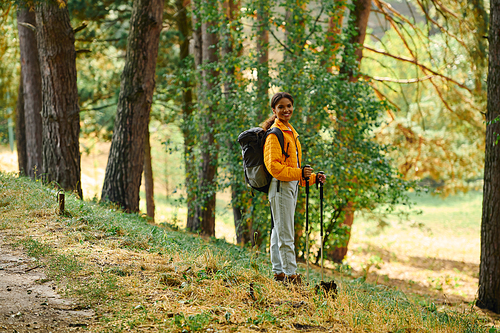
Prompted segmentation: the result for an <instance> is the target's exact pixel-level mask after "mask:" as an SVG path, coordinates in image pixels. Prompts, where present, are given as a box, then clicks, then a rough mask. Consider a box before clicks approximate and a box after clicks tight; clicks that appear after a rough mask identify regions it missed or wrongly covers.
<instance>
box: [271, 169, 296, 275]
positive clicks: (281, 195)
mask: <svg viewBox="0 0 500 333" xmlns="http://www.w3.org/2000/svg"><path fill="white" fill-rule="evenodd" d="M298 188H299V182H298V181H291V182H284V181H279V189H278V180H277V179H275V178H273V180H272V181H271V186H270V187H269V194H268V196H269V203H270V204H271V214H272V215H273V220H274V228H273V230H272V232H271V250H270V252H271V263H272V265H273V273H276V274H280V273H282V272H283V273H285V274H286V275H292V274H295V271H296V270H297V261H296V259H295V244H294V238H295V228H294V216H295V207H296V206H297V193H298ZM278 190H279V191H278Z"/></svg>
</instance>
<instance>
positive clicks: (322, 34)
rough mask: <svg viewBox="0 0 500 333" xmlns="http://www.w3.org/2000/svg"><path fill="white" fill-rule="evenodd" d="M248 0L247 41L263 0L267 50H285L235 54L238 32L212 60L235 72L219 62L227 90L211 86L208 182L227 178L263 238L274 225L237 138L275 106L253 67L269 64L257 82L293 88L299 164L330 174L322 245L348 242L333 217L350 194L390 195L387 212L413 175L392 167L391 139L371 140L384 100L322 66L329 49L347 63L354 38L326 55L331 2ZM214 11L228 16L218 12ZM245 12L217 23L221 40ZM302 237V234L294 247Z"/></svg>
mask: <svg viewBox="0 0 500 333" xmlns="http://www.w3.org/2000/svg"><path fill="white" fill-rule="evenodd" d="M247 5H248V7H245V10H242V14H241V15H242V17H241V21H249V22H253V26H252V33H251V36H250V40H249V41H248V42H249V43H253V44H255V43H258V42H259V40H258V39H259V31H260V27H259V26H258V24H257V22H256V21H255V19H254V15H255V13H256V11H257V10H258V9H259V8H267V10H269V12H268V17H271V18H272V19H270V21H269V25H270V27H271V28H270V29H271V31H272V32H273V33H272V35H273V36H276V40H275V41H273V42H272V43H270V44H269V48H270V51H271V52H274V53H277V54H283V60H282V61H275V60H271V61H269V63H267V64H266V66H262V64H261V63H259V54H257V52H254V51H253V50H251V51H250V52H249V53H248V54H241V53H240V52H239V51H238V50H239V48H238V42H235V43H234V44H233V46H234V47H233V52H232V53H229V54H225V55H224V57H222V58H221V60H220V61H219V64H218V65H217V68H220V69H227V68H235V69H237V72H235V73H232V72H231V71H224V70H221V71H220V80H221V87H222V86H223V85H224V87H231V89H229V90H228V91H227V92H226V91H225V90H226V88H224V91H222V92H223V94H222V97H220V96H219V95H220V94H221V91H220V90H218V91H214V92H213V96H212V97H210V98H213V99H214V100H217V101H220V105H221V107H220V112H219V113H218V114H217V115H216V117H217V119H219V121H218V123H219V124H220V126H219V127H218V128H216V129H214V130H215V131H216V138H217V143H218V144H217V147H216V149H218V150H219V165H220V172H219V175H218V185H219V187H218V188H217V189H214V190H221V189H224V188H226V187H231V188H232V190H233V191H235V192H236V194H237V195H236V196H235V197H233V205H235V206H237V207H239V208H240V209H243V212H242V213H243V215H244V220H245V221H246V220H251V221H252V227H253V230H258V231H259V234H260V237H261V238H262V239H263V240H265V239H266V237H267V236H268V235H269V231H270V216H269V209H268V203H267V200H266V198H264V196H257V197H253V198H252V197H251V192H250V191H249V190H248V189H246V186H245V183H244V178H243V176H242V174H243V173H242V170H243V168H242V164H241V163H242V162H241V152H240V150H239V147H238V146H237V144H236V138H237V136H238V134H239V133H241V132H242V131H243V130H245V129H247V128H249V127H254V126H257V125H258V124H259V123H260V122H261V121H262V120H263V119H264V118H263V117H262V115H263V114H265V115H266V117H268V116H269V115H270V114H271V110H270V106H269V97H270V96H269V95H265V94H262V90H261V89H260V88H261V87H260V86H259V85H261V84H262V83H261V82H259V81H258V80H259V76H261V77H262V76H263V75H261V73H257V75H255V68H262V69H263V68H265V67H268V68H269V70H270V72H272V73H273V75H272V77H269V78H268V82H265V83H263V84H265V85H268V86H269V87H274V88H273V91H277V90H281V91H288V92H290V93H291V94H292V95H293V96H294V99H295V105H294V109H295V111H294V116H293V119H292V124H293V125H294V127H295V128H296V129H297V131H298V132H299V134H300V140H301V144H302V147H303V164H304V165H305V164H310V165H312V167H313V168H314V169H315V170H316V171H319V170H322V171H324V172H325V173H326V174H327V175H328V177H329V178H328V181H327V184H326V186H325V212H326V216H325V221H326V226H325V230H327V233H328V235H329V236H331V237H330V242H329V243H327V244H326V247H325V249H326V250H327V251H328V249H329V248H331V247H332V246H337V245H341V244H343V243H344V242H345V238H343V237H342V234H345V232H342V230H343V229H342V228H340V227H339V223H340V222H341V221H342V218H343V213H342V212H343V211H344V210H345V208H346V206H347V204H348V202H353V203H354V209H356V210H373V209H374V208H375V207H376V206H378V205H380V204H386V205H387V207H388V210H387V212H391V211H392V210H393V207H394V205H396V204H398V203H400V202H407V198H406V196H405V193H406V192H407V191H408V190H409V189H410V188H411V187H412V186H413V185H412V183H410V182H407V181H405V180H403V179H401V177H400V175H399V173H398V172H397V170H396V169H395V168H394V167H393V165H392V162H391V159H390V158H389V152H390V151H391V148H390V147H388V146H385V145H381V144H379V143H377V142H376V141H375V140H374V137H375V134H374V133H375V131H376V129H377V128H378V126H379V125H380V122H379V119H380V118H381V115H382V114H383V113H384V112H385V110H386V109H387V108H388V105H386V104H384V103H382V102H380V101H379V100H378V99H376V98H375V96H374V95H373V92H372V90H371V88H370V87H369V86H368V84H367V83H365V82H362V81H359V82H357V83H352V82H349V81H348V80H347V79H346V76H345V74H344V75H342V74H339V73H337V74H334V75H332V74H330V73H328V72H327V71H326V69H325V62H326V61H329V59H333V60H332V61H333V64H334V65H335V64H336V65H337V66H340V65H341V63H340V59H342V64H344V66H352V65H353V60H352V59H353V54H352V52H353V48H352V45H349V44H347V40H348V37H349V34H350V33H351V31H350V30H349V29H347V30H345V31H344V33H343V34H342V35H340V36H337V37H336V38H335V41H336V42H337V43H339V44H340V45H341V47H340V48H339V49H338V51H337V53H336V54H333V55H332V54H331V51H329V50H331V49H332V48H331V43H332V42H331V41H329V40H328V39H327V32H326V31H325V30H324V27H323V26H322V25H321V24H318V23H317V22H318V20H319V19H320V18H321V19H324V18H325V17H327V15H329V14H331V12H332V11H333V10H335V8H336V6H337V5H338V3H337V2H335V1H323V2H321V3H320V4H316V3H313V2H307V1H303V2H300V3H299V2H297V1H285V2H283V3H281V4H280V5H277V6H269V4H268V3H267V2H266V1H260V2H252V4H245V6H247ZM260 6H261V7H260ZM283 8H286V9H287V10H288V12H289V13H290V14H289V15H291V18H286V17H285V15H286V13H285V11H284V10H283ZM304 8H307V9H304ZM210 15H212V14H210ZM213 15H218V13H213ZM216 19H217V20H219V22H224V20H221V19H220V18H219V17H217V18H216ZM241 21H238V20H235V22H233V23H229V25H224V24H220V25H219V26H218V27H217V28H218V31H219V32H220V35H221V36H222V38H221V41H220V44H222V45H224V43H229V42H230V40H232V41H241V40H243V38H244V37H243V36H242V34H243V29H242V28H241V25H239V23H237V22H241ZM285 22H286V26H284V23H285ZM281 29H286V32H287V38H286V40H283V39H280V37H278V36H277V31H279V30H281ZM274 31H276V33H275V32H274ZM224 38H227V39H224ZM229 39H230V40H229ZM326 50H328V51H326ZM332 56H333V57H332ZM247 73H248V74H247ZM251 73H254V74H251ZM221 90H222V89H221ZM270 93H272V92H270ZM214 148H215V147H214ZM312 200H313V201H314V203H315V204H317V203H318V201H317V198H316V194H313V195H312ZM303 203H304V201H303V198H302V199H300V202H299V207H301V205H303ZM318 211H319V210H317V209H313V210H312V212H311V220H312V221H318V220H319V216H318V214H319V213H318ZM304 220H305V218H304V216H303V212H302V210H301V209H299V210H298V211H297V213H296V225H297V226H298V227H299V228H300V226H301V224H302V223H303V221H304ZM313 227H316V226H313ZM344 231H345V230H344ZM333 235H335V236H338V237H333ZM303 247H304V244H303V242H302V241H301V242H300V243H299V248H300V249H303Z"/></svg>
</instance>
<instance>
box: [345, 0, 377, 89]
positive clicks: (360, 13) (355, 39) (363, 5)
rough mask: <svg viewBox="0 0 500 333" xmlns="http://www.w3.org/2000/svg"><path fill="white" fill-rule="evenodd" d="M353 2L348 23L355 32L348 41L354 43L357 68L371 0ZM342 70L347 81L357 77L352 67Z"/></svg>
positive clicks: (361, 53) (355, 0)
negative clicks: (345, 74)
mask: <svg viewBox="0 0 500 333" xmlns="http://www.w3.org/2000/svg"><path fill="white" fill-rule="evenodd" d="M353 4H354V9H353V11H352V12H351V13H350V14H349V16H350V17H349V24H351V25H352V26H353V28H354V29H355V31H356V32H357V33H356V34H354V35H353V36H351V38H350V40H349V42H350V43H351V44H353V45H356V48H355V51H354V54H355V57H356V63H357V68H358V69H359V65H360V64H361V59H362V58H363V45H364V43H365V37H366V28H367V27H368V19H369V17H370V11H371V8H372V0H354V1H353ZM343 72H344V73H347V74H348V78H349V81H351V82H355V81H357V79H358V78H357V76H356V75H354V70H353V68H352V67H347V68H346V67H344V68H343Z"/></svg>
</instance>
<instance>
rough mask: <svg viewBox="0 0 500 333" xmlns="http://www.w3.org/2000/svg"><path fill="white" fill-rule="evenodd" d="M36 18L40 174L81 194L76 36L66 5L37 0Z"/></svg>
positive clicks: (66, 188)
mask: <svg viewBox="0 0 500 333" xmlns="http://www.w3.org/2000/svg"><path fill="white" fill-rule="evenodd" d="M36 22H38V26H37V43H38V51H39V56H40V69H41V75H42V100H43V105H42V124H43V133H42V134H43V154H42V156H43V175H42V177H43V179H44V181H46V182H55V183H56V184H58V185H59V186H60V187H61V188H63V189H65V190H66V191H75V192H76V193H77V194H78V195H79V196H80V198H82V197H83V195H82V185H81V180H80V172H81V171H80V149H79V148H80V147H79V141H78V140H79V135H80V115H79V112H80V107H79V105H78V89H77V86H76V62H75V60H76V52H75V36H74V32H73V28H72V27H71V24H70V20H69V13H68V8H67V7H66V6H60V5H58V4H57V3H53V2H49V1H41V2H38V3H37V5H36ZM23 81H24V80H23Z"/></svg>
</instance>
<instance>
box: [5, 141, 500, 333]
mask: <svg viewBox="0 0 500 333" xmlns="http://www.w3.org/2000/svg"><path fill="white" fill-rule="evenodd" d="M104 150H105V147H104ZM102 155H103V156H104V155H105V154H104V153H103V154H102ZM98 161H99V163H98V165H99V166H101V165H102V164H104V167H105V162H104V163H103V161H102V156H101V157H100V158H98ZM85 163H92V164H88V165H92V168H91V167H88V168H82V170H83V171H82V174H84V175H82V178H84V177H88V178H92V179H95V178H96V175H100V174H101V173H102V170H100V168H99V169H98V170H97V171H96V165H97V163H96V159H95V156H94V159H93V160H92V162H89V161H85V159H83V161H82V165H86V164H85ZM16 170H17V160H16V159H15V154H11V153H10V151H8V150H7V149H5V147H3V148H0V171H4V172H10V171H12V172H15V171H16ZM86 170H92V174H90V175H89V174H87V175H85V173H86ZM98 181H99V180H97V181H95V182H96V184H94V185H93V186H94V187H95V186H97V183H98ZM87 183H89V182H87ZM87 197H88V196H87ZM420 203H421V204H422V205H421V207H420V208H421V209H422V208H423V211H422V213H421V214H418V215H412V218H413V220H412V221H411V222H412V223H413V224H414V225H418V224H421V223H422V222H424V223H423V224H424V226H421V227H420V228H415V227H410V226H409V225H408V224H405V223H401V222H399V221H388V222H389V223H388V226H387V227H386V228H384V229H380V228H378V227H377V225H376V223H375V222H373V221H370V219H369V218H365V217H363V216H359V217H358V218H357V221H356V225H355V227H354V228H353V234H352V239H351V243H350V251H349V253H348V256H347V258H346V262H345V264H344V265H343V266H342V267H340V268H339V267H337V269H338V270H340V271H341V273H342V275H343V276H345V277H347V278H349V279H356V278H359V277H365V278H366V281H367V282H370V283H373V284H376V285H385V286H388V287H390V288H393V289H397V290H400V291H402V292H404V293H406V294H409V295H413V297H415V298H417V299H421V301H422V302H423V303H428V304H431V303H432V304H435V306H436V307H437V308H438V309H453V310H456V311H460V312H462V311H463V312H465V311H471V310H472V309H474V311H477V312H478V313H481V315H484V316H485V317H487V318H489V320H490V325H495V326H497V321H498V320H500V317H498V316H496V315H494V314H491V313H486V312H483V311H481V310H480V309H478V308H476V307H475V306H474V304H475V298H476V291H477V284H478V272H479V254H480V248H479V245H480V242H479V225H480V205H481V195H480V194H478V193H475V194H474V193H473V194H469V195H467V196H457V197H456V198H454V199H447V200H441V199H439V198H437V199H436V198H431V199H429V200H428V202H426V201H425V200H423V202H422V201H421V202H420ZM417 208H418V207H417ZM219 225H220V226H219V229H218V230H219V231H218V237H223V238H225V239H226V240H228V241H231V239H232V238H233V237H234V236H233V235H232V233H234V232H233V231H232V226H231V225H230V224H228V223H219ZM451 230H453V232H450V231H451ZM9 232H10V231H9V230H3V231H2V232H1V233H0V253H1V254H0V304H1V306H0V331H2V330H8V331H11V332H14V330H15V331H17V332H24V331H26V332H28V331H31V330H32V329H35V328H37V331H39V332H45V331H46V332H49V331H50V332H58V331H60V332H66V331H71V330H80V329H86V328H87V327H88V325H92V322H93V321H94V320H95V319H92V317H93V312H92V310H90V309H82V308H79V307H78V305H77V303H75V302H73V300H72V299H69V298H64V292H63V293H59V290H57V288H56V284H55V283H54V281H53V280H51V279H50V278H46V276H45V275H44V269H43V267H41V266H40V267H39V266H38V265H37V264H36V261H35V260H33V259H32V258H30V257H28V256H27V255H26V253H23V252H22V250H21V249H20V248H19V247H17V248H15V247H12V246H11V245H12V244H11V245H6V244H5V242H4V240H5V239H11V236H9V235H8V233H9ZM7 243H8V242H7ZM314 250H315V249H314V247H313V248H312V252H313V251H314ZM300 266H301V267H302V266H304V265H303V264H301V265H300ZM315 268H316V269H317V268H318V267H315ZM331 268H333V266H330V265H329V264H328V263H327V269H326V270H327V271H330V272H331ZM302 269H303V267H302ZM16 325H17V326H16Z"/></svg>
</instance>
